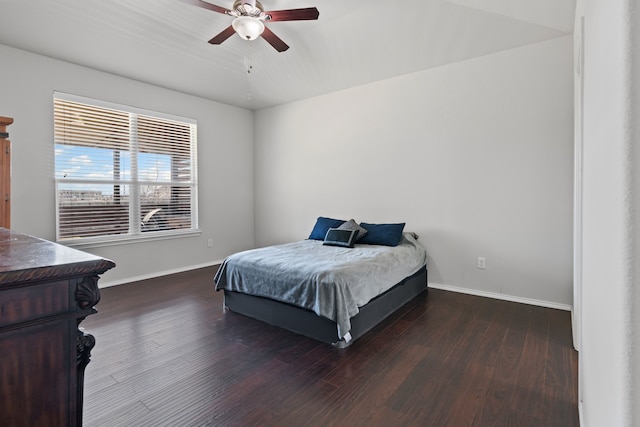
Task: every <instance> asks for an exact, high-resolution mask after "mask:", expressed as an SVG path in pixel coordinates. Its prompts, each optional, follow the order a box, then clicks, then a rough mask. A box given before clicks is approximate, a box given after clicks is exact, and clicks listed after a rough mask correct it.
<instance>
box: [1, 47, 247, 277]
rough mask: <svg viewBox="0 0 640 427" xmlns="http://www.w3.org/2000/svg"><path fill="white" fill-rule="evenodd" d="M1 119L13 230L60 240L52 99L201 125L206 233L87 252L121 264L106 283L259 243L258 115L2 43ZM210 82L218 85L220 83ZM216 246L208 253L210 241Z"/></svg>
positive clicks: (179, 266) (200, 176) (202, 210)
mask: <svg viewBox="0 0 640 427" xmlns="http://www.w3.org/2000/svg"><path fill="white" fill-rule="evenodd" d="M0 59H1V60H2V67H0V80H2V82H3V86H2V94H1V95H0V115H2V116H9V117H13V118H14V119H15V122H14V124H13V125H11V126H10V127H9V133H10V139H11V141H12V144H13V153H12V174H13V176H12V192H13V198H12V206H11V215H12V219H11V220H12V229H14V230H16V231H19V232H23V233H27V234H31V235H34V236H37V237H42V238H45V239H49V240H54V239H55V199H54V180H53V170H54V165H53V153H54V149H53V92H54V91H62V92H67V93H72V94H76V95H81V96H86V97H91V98H96V99H101V100H105V101H110V102H115V103H120V104H125V105H131V106H134V107H139V108H144V109H148V110H154V111H160V112H165V113H169V114H175V115H178V116H183V117H189V118H193V119H196V120H197V121H198V159H199V171H198V172H199V174H198V179H199V209H198V213H199V224H200V229H201V230H202V234H201V235H200V236H197V237H187V238H179V239H171V240H162V241H155V242H151V243H137V244H128V245H118V246H110V247H99V248H90V249H86V251H87V252H92V253H95V254H97V255H100V256H104V257H108V258H110V259H112V260H114V261H115V263H116V264H117V267H116V268H115V269H113V270H111V271H110V272H107V273H106V274H105V275H104V276H103V279H102V280H101V285H105V284H109V283H110V282H111V283H113V282H121V281H126V280H129V279H131V278H136V277H145V276H153V275H157V274H160V273H162V272H167V271H174V270H183V269H188V268H189V267H190V266H197V265H204V264H211V263H213V262H215V261H219V260H221V259H223V258H224V257H225V256H226V255H228V254H230V253H233V252H235V251H237V250H241V249H246V248H250V247H253V246H254V237H253V113H252V112H251V111H248V110H243V109H240V108H235V107H230V106H227V105H224V104H220V103H216V102H211V101H208V100H205V99H202V98H197V97H194V96H189V95H185V94H181V93H178V92H174V91H171V90H167V89H163V88H159V87H155V86H151V85H148V84H144V83H141V82H138V81H133V80H129V79H125V78H122V77H118V76H114V75H111V74H106V73H103V72H99V71H96V70H92V69H88V68H84V67H80V66H76V65H73V64H69V63H65V62H61V61H57V60H53V59H50V58H47V57H44V56H39V55H34V54H31V53H27V52H24V51H20V50H16V49H13V48H9V47H6V46H3V45H0ZM212 84H215V83H214V82H212ZM209 238H211V239H213V241H214V247H213V248H212V249H208V248H207V244H206V242H207V239H209Z"/></svg>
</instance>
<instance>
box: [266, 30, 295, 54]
mask: <svg viewBox="0 0 640 427" xmlns="http://www.w3.org/2000/svg"><path fill="white" fill-rule="evenodd" d="M262 38H263V39H265V40H266V41H267V43H269V44H270V45H271V46H273V48H274V49H275V50H277V51H278V52H284V51H285V50H287V49H289V45H288V44H286V43H285V42H283V41H282V39H281V38H280V37H278V36H276V35H275V34H274V33H273V31H271V30H270V29H269V28H267V27H264V32H263V33H262Z"/></svg>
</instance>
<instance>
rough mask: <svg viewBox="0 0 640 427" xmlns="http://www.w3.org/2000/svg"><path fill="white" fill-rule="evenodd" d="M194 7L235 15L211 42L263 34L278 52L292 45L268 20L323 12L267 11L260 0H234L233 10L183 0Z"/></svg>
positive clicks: (198, 0)
mask: <svg viewBox="0 0 640 427" xmlns="http://www.w3.org/2000/svg"><path fill="white" fill-rule="evenodd" d="M182 1H184V2H186V3H190V4H192V5H194V6H198V7H201V8H204V9H207V10H212V11H214V12H218V13H224V14H225V15H229V16H233V17H234V20H233V21H232V22H231V25H229V26H228V27H227V28H226V29H224V30H222V31H221V32H220V33H219V34H218V35H216V36H215V37H213V38H212V39H211V40H209V43H211V44H221V43H222V42H223V41H225V40H226V39H228V38H229V37H231V36H232V35H233V33H237V34H238V35H239V36H240V37H242V38H243V39H245V40H255V39H257V38H258V37H260V36H262V38H263V39H265V40H266V41H267V42H268V43H269V44H270V45H271V46H273V47H274V49H275V50H277V51H278V52H284V51H285V50H287V49H289V46H288V45H287V44H286V43H285V42H283V41H282V39H281V38H280V37H278V36H276V35H275V34H274V33H273V32H272V31H271V30H270V29H269V28H267V27H266V26H265V25H264V23H265V22H269V21H273V22H275V21H304V20H314V19H318V16H319V15H320V12H318V9H316V8H315V7H307V8H303V9H288V10H272V11H268V12H265V11H264V8H263V7H262V4H261V3H260V2H259V1H257V0H235V1H234V2H233V9H227V8H226V7H222V6H217V5H215V4H211V3H209V2H206V1H204V0H182Z"/></svg>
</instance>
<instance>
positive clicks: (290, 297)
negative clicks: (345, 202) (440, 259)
mask: <svg viewBox="0 0 640 427" xmlns="http://www.w3.org/2000/svg"><path fill="white" fill-rule="evenodd" d="M321 219H322V217H320V218H318V221H320V220H321ZM336 221H338V220H336ZM350 221H353V220H350ZM342 223H343V226H344V223H346V221H342ZM325 225H326V224H325ZM334 225H336V224H334ZM360 225H364V226H366V224H364V223H361V224H360ZM317 226H318V223H316V227H315V228H317ZM403 226H404V224H402V227H403ZM315 228H314V231H315ZM325 228H326V227H325ZM330 228H331V229H332V230H333V229H334V228H333V227H330ZM369 229H370V230H372V231H373V228H372V227H371V228H369ZM400 230H401V228H400ZM396 231H397V229H396ZM323 233H324V229H322V230H321V231H320V233H316V238H313V236H314V232H312V234H311V236H310V238H309V239H306V240H302V241H298V242H292V243H287V244H282V245H274V246H269V247H265V248H258V249H252V250H248V251H243V252H239V253H236V254H234V255H231V256H229V257H227V258H226V259H225V260H224V262H223V263H222V265H221V266H220V268H219V269H218V271H217V273H216V275H215V278H214V282H215V287H216V290H217V291H224V304H225V306H226V307H227V308H229V309H230V310H231V311H234V312H236V313H240V314H243V315H246V316H249V317H252V318H255V319H258V320H261V321H264V322H267V323H269V324H272V325H275V326H279V327H281V328H285V329H288V330H290V331H293V332H296V333H299V334H302V335H305V336H308V337H310V338H313V339H316V340H319V341H322V342H326V343H329V344H332V345H334V346H336V347H340V348H342V347H346V346H348V345H350V344H351V343H353V341H355V340H356V339H358V338H359V337H361V336H362V335H363V334H364V333H366V332H367V331H369V330H370V329H371V328H373V327H374V326H375V325H377V324H378V323H380V322H381V321H382V320H384V319H385V318H386V317H388V316H389V315H390V314H391V313H393V312H395V311H396V310H398V309H399V308H400V307H402V306H403V305H404V304H406V303H407V302H409V301H410V300H411V299H413V298H415V297H416V296H418V295H420V294H422V293H423V292H427V268H426V251H425V249H424V248H423V247H422V246H421V245H420V244H419V243H418V241H417V236H416V235H415V234H413V233H407V232H402V231H401V232H400V234H399V235H398V237H397V244H396V245H387V244H368V243H366V242H371V241H372V240H371V239H369V240H361V241H362V242H365V243H360V242H355V244H353V243H352V242H350V243H349V245H347V246H345V247H343V246H335V245H332V244H327V241H326V239H322V240H320V239H319V238H317V235H322V234H323ZM365 233H366V231H365ZM356 234H357V232H356ZM328 235H329V234H326V236H327V238H328ZM372 235H373V234H372ZM374 242H375V241H374ZM387 243H388V242H387ZM392 243H393V242H392Z"/></svg>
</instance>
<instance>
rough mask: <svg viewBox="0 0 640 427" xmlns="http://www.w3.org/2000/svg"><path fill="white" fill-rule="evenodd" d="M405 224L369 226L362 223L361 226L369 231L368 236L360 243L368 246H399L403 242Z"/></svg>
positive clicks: (359, 241)
mask: <svg viewBox="0 0 640 427" xmlns="http://www.w3.org/2000/svg"><path fill="white" fill-rule="evenodd" d="M404 225H405V223H404V222H402V223H399V224H367V223H366V222H361V223H360V226H361V227H363V228H364V229H366V230H367V234H365V235H364V237H363V238H362V239H360V240H358V243H363V244H366V245H384V246H398V243H400V241H401V240H402V231H403V230H404Z"/></svg>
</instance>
